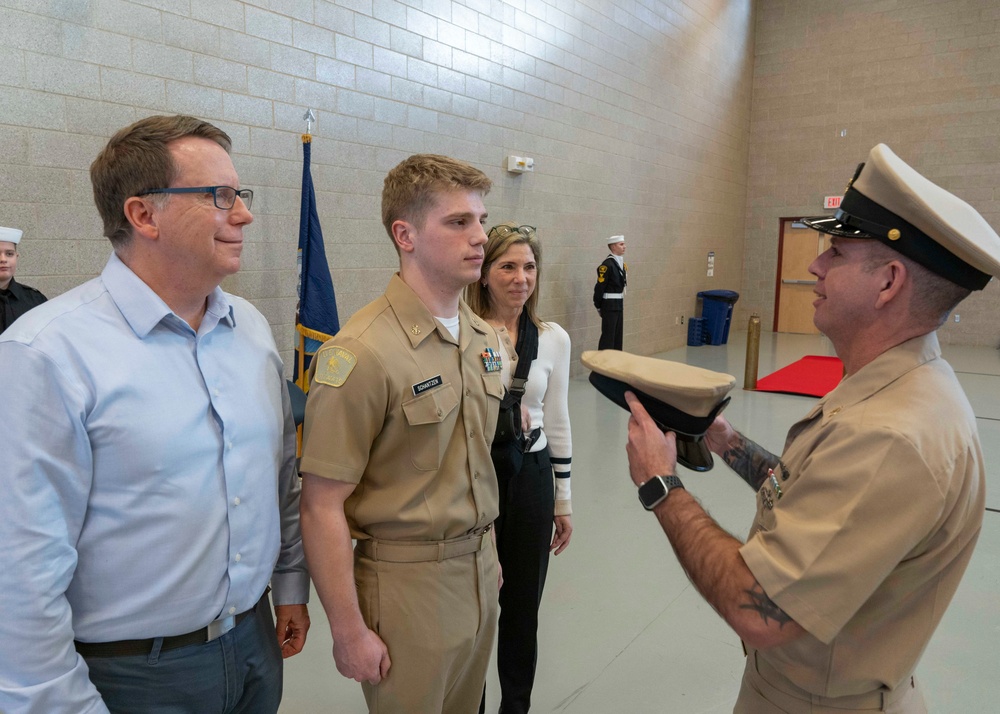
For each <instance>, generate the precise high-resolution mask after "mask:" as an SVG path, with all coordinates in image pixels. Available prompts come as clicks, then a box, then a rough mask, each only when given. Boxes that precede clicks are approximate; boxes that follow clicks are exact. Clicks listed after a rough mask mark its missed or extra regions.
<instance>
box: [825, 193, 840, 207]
mask: <svg viewBox="0 0 1000 714" xmlns="http://www.w3.org/2000/svg"><path fill="white" fill-rule="evenodd" d="M842 198H843V196H827V197H826V198H824V199H823V208H840V201H841V199H842Z"/></svg>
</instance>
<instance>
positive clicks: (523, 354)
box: [510, 310, 538, 401]
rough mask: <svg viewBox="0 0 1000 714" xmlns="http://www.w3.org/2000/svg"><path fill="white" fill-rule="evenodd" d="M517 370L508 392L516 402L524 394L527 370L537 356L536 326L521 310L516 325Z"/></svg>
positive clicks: (524, 311)
mask: <svg viewBox="0 0 1000 714" xmlns="http://www.w3.org/2000/svg"><path fill="white" fill-rule="evenodd" d="M515 349H516V350H517V369H516V370H515V372H514V377H513V379H511V384H510V391H511V392H512V393H514V394H516V395H517V398H518V401H520V399H521V396H522V395H523V394H524V385H525V384H527V382H528V370H530V369H531V363H532V362H534V361H535V357H537V356H538V326H537V325H536V324H535V323H534V322H532V320H531V318H530V317H529V316H528V311H527V310H521V318H520V321H519V322H518V324H517V347H515Z"/></svg>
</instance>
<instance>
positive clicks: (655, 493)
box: [639, 476, 684, 511]
mask: <svg viewBox="0 0 1000 714" xmlns="http://www.w3.org/2000/svg"><path fill="white" fill-rule="evenodd" d="M675 488H684V484H682V483H681V480H680V479H679V478H677V477H676V476H654V477H653V478H651V479H649V481H646V483H644V484H642V485H641V486H640V487H639V502H640V503H641V504H642V507H643V508H645V509H646V510H647V511H652V510H653V509H654V508H656V507H657V506H658V505H659V504H660V501H662V500H663V499H664V498H666V497H667V494H668V493H670V492H671V491H672V490H673V489H675Z"/></svg>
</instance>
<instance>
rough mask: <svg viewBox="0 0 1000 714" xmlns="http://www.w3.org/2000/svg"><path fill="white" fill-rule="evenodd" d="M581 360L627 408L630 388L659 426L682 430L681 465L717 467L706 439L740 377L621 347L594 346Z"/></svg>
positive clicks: (700, 468)
mask: <svg viewBox="0 0 1000 714" xmlns="http://www.w3.org/2000/svg"><path fill="white" fill-rule="evenodd" d="M580 359H581V361H582V362H583V365H584V366H585V367H588V368H589V369H591V370H593V371H592V372H591V374H590V383H591V384H593V385H594V386H595V387H597V390H598V391H599V392H601V394H603V395H604V396H606V397H607V398H608V399H610V400H611V401H613V402H614V403H615V404H617V405H618V406H620V407H622V408H623V409H626V410H627V409H628V403H627V402H626V401H625V392H626V391H630V392H633V393H634V394H635V395H636V397H638V398H639V401H640V402H641V403H642V406H643V407H645V408H646V411H648V412H649V415H650V416H651V417H652V418H653V421H655V422H656V425H657V426H659V427H660V428H661V429H663V430H664V431H672V432H674V433H676V434H677V460H678V461H679V462H680V463H681V464H683V465H684V466H686V467H688V468H689V469H693V470H695V471H708V470H709V469H711V468H712V466H713V461H712V453H711V452H710V451H709V450H708V446H706V445H705V443H704V442H703V441H702V437H703V436H704V435H705V432H706V431H708V428H709V427H710V426H711V425H712V422H713V421H714V420H715V417H716V416H718V415H719V414H720V413H722V410H723V409H725V408H726V405H728V404H729V399H730V397H727V396H726V395H727V394H729V390H731V389H732V388H733V386H734V385H735V384H736V378H735V377H733V376H732V375H730V374H723V373H721V372H713V371H711V370H708V369H702V368H701V367H693V366H691V365H688V364H684V363H682V362H670V361H667V360H662V359H654V358H652V357H640V356H638V355H633V354H630V353H628V352H622V351H620V350H590V351H587V352H584V353H583V355H582V356H581V358H580Z"/></svg>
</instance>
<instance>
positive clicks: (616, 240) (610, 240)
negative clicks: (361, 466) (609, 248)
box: [608, 236, 625, 245]
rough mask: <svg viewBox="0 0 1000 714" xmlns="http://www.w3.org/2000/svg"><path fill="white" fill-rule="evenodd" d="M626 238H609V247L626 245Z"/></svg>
mask: <svg viewBox="0 0 1000 714" xmlns="http://www.w3.org/2000/svg"><path fill="white" fill-rule="evenodd" d="M624 242H625V236H611V237H610V238H608V245H614V244H615V243H624Z"/></svg>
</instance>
